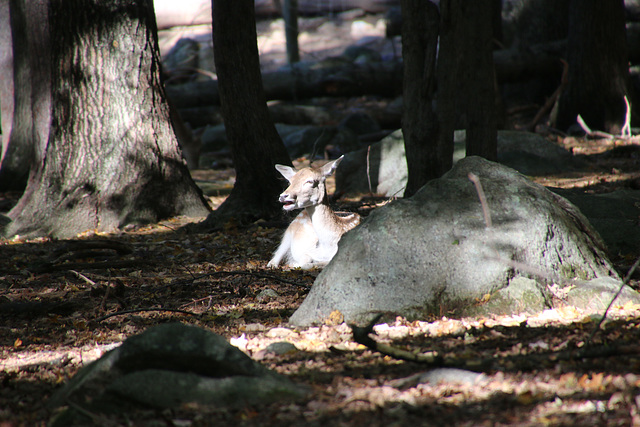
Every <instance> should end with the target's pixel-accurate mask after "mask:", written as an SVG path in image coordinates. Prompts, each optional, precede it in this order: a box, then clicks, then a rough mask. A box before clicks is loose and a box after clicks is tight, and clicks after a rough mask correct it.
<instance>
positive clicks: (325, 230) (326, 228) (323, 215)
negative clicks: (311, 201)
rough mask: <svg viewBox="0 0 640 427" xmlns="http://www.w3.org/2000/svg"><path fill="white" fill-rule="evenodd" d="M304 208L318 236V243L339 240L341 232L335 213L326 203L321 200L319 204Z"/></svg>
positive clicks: (329, 242)
mask: <svg viewBox="0 0 640 427" xmlns="http://www.w3.org/2000/svg"><path fill="white" fill-rule="evenodd" d="M305 209H306V211H307V214H308V215H309V218H311V225H312V226H313V229H314V230H315V232H316V234H317V236H318V243H319V244H320V245H323V244H335V243H336V242H337V241H338V240H340V236H341V234H342V233H341V230H340V229H339V227H338V221H337V219H336V215H335V214H334V213H333V211H332V210H331V208H330V207H329V204H328V203H326V202H325V201H324V200H323V202H322V203H321V204H319V205H314V206H309V207H307V208H305Z"/></svg>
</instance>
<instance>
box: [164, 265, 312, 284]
mask: <svg viewBox="0 0 640 427" xmlns="http://www.w3.org/2000/svg"><path fill="white" fill-rule="evenodd" d="M214 276H253V277H257V278H260V279H270V280H275V281H277V282H282V283H287V284H289V285H293V286H298V287H300V288H305V289H309V286H308V285H305V284H303V283H297V282H294V281H292V280H287V279H283V278H281V277H278V276H274V275H271V274H262V273H254V272H251V271H243V270H233V271H214V272H212V273H206V274H201V275H199V276H195V277H193V278H192V279H191V281H194V280H199V279H204V278H205V277H214ZM182 281H183V280H182V279H181V280H178V281H176V282H173V283H170V284H169V285H166V286H172V285H176V284H179V283H180V282H182Z"/></svg>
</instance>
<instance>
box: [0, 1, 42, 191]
mask: <svg viewBox="0 0 640 427" xmlns="http://www.w3.org/2000/svg"><path fill="white" fill-rule="evenodd" d="M0 9H2V10H0V21H1V22H0V67H1V68H0V75H2V76H3V78H2V79H0V105H1V107H2V110H1V113H0V114H1V116H2V153H1V157H0V190H2V191H5V190H13V191H22V190H24V188H25V186H26V185H27V178H28V176H29V169H30V167H31V164H32V163H33V162H34V160H35V159H34V156H36V155H37V154H38V149H40V150H41V149H42V147H44V144H45V142H46V140H47V138H48V136H49V126H50V121H51V120H50V117H51V91H50V79H49V78H48V77H47V76H48V74H49V73H50V63H49V61H48V55H49V52H50V50H49V39H48V17H47V15H48V10H47V4H46V2H25V1H21V0H11V1H3V2H0ZM14 47H15V48H14ZM14 51H15V54H14Z"/></svg>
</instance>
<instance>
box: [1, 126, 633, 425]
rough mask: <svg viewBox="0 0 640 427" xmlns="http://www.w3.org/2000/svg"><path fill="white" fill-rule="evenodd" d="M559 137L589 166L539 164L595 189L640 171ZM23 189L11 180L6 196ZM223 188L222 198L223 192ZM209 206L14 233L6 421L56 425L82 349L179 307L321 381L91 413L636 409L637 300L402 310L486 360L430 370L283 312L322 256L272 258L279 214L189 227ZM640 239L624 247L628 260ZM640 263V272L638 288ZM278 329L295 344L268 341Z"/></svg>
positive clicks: (182, 315)
mask: <svg viewBox="0 0 640 427" xmlns="http://www.w3.org/2000/svg"><path fill="white" fill-rule="evenodd" d="M552 139H553V140H555V141H556V142H557V143H558V144H560V145H563V146H565V147H566V148H569V149H571V150H572V151H573V152H574V154H575V155H577V156H583V157H584V159H585V160H586V161H587V167H585V169H584V170H581V171H578V172H572V173H571V174H562V175H556V176H545V177H533V179H534V180H536V181H537V182H540V183H542V184H544V185H548V186H555V187H563V188H582V189H584V190H585V191H588V192H607V191H612V190H615V189H619V188H633V189H638V188H640V146H638V144H637V142H634V141H623V140H598V141H591V140H589V141H587V140H581V139H574V138H560V137H553V138H552ZM194 177H195V178H196V179H198V180H199V181H200V183H205V182H206V183H209V184H212V185H214V186H215V185H217V186H218V188H222V189H224V188H228V187H229V186H230V185H232V183H233V171H232V170H221V171H212V170H203V171H197V172H195V173H194ZM222 193H224V191H223V192H222ZM18 197H19V194H2V195H0V206H1V208H2V210H3V211H5V210H8V208H9V207H10V206H11V205H12V204H13V203H15V201H16V200H17V198H18ZM210 199H211V203H212V206H214V207H215V206H218V205H219V204H220V203H221V202H222V201H223V200H224V196H223V195H222V196H216V197H213V196H212V197H210ZM341 203H342V204H343V205H344V204H346V205H348V207H349V208H351V209H357V210H358V211H359V212H360V213H362V214H364V215H366V214H367V213H368V212H369V211H370V209H372V205H371V204H370V203H368V202H367V201H366V200H359V199H358V200H355V201H354V200H348V201H339V204H341ZM639 220H640V218H639ZM196 221H199V219H192V218H173V219H171V220H167V221H163V222H162V223H160V224H154V225H150V226H146V227H131V228H128V229H126V230H122V231H120V232H118V233H113V234H103V233H96V232H92V231H88V232H86V233H83V234H82V235H79V236H78V237H77V238H75V239H70V240H64V241H61V240H51V239H38V240H31V241H25V240H22V239H19V238H18V239H12V240H7V239H4V240H0V384H1V386H0V426H2V427H9V426H34V425H36V426H37V425H45V424H46V423H47V421H48V420H49V419H50V418H51V417H52V416H53V413H52V412H50V411H49V410H48V409H47V408H46V407H45V402H46V401H47V399H48V398H49V397H50V396H51V395H52V393H53V392H54V391H55V390H57V389H58V388H59V387H60V386H61V385H62V384H63V383H64V382H65V381H67V380H68V379H69V378H71V377H72V376H73V375H74V374H75V373H76V372H77V371H78V369H79V368H80V367H82V366H83V365H85V364H86V363H88V362H90V361H92V360H95V359H96V358H98V357H100V355H101V354H103V353H104V352H105V351H108V350H109V349H112V348H114V347H115V346H117V345H119V344H120V343H121V342H122V341H123V340H124V339H126V338H127V337H129V336H132V335H134V334H137V333H139V332H141V331H143V330H145V329H146V328H148V327H150V326H152V325H156V324H159V323H164V322H175V321H179V322H184V323H189V324H193V325H197V326H199V327H202V328H205V329H208V330H210V331H213V332H216V333H218V334H220V335H222V336H224V337H225V338H227V339H229V340H230V341H231V342H232V343H233V344H234V345H236V346H238V347H239V348H240V349H242V350H243V351H245V352H246V353H247V354H248V355H250V356H251V357H252V358H254V359H255V360H258V361H260V362H261V363H263V364H264V365H265V366H267V367H269V368H270V369H273V370H275V371H277V372H280V373H282V374H284V375H287V376H289V377H290V378H291V379H292V380H293V381H295V382H297V383H301V384H305V385H307V386H308V387H309V388H310V390H311V393H310V394H309V395H308V396H307V397H306V398H304V399H301V400H299V401H295V402H285V403H278V404H271V405H263V406H254V407H246V408H243V409H239V410H221V409H214V408H209V407H202V406H195V405H187V406H185V407H180V408H175V409H171V410H164V411H156V410H152V409H141V410H139V411H135V412H131V413H127V414H121V415H103V414H95V413H88V414H87V415H88V416H89V417H90V418H91V419H92V422H91V424H94V425H136V426H137V425H148V426H151V425H153V426H157V425H170V426H208V425H247V426H258V425H260V426H262V425H273V426H276V425H277V426H282V425H310V426H322V425H337V426H339V425H367V426H390V425H442V426H452V425H460V426H478V425H491V426H496V425H504V426H516V425H518V426H523V425H524V426H527V425H530V426H540V425H567V426H568V425H612V426H613V425H623V426H628V425H640V397H639V396H640V393H639V392H640V346H639V345H638V342H640V306H636V305H626V306H619V305H615V304H614V305H613V307H612V309H611V311H610V312H609V313H608V316H607V320H606V321H605V322H604V323H603V324H602V327H601V329H599V330H598V329H597V328H598V324H599V323H598V322H599V320H600V319H601V313H600V314H598V313H585V312H582V311H580V310H577V309H575V308H574V307H569V306H568V307H564V308H562V309H555V310H547V311H544V312H542V313H538V314H536V315H533V316H525V315H520V314H515V315H512V316H499V317H491V318H464V319H455V318H448V317H438V318H436V317H433V318H430V319H421V320H419V321H408V320H406V319H403V318H398V319H396V321H395V322H392V323H390V324H381V325H378V326H376V328H375V331H376V332H377V335H376V336H375V337H374V338H375V339H377V340H379V341H380V342H383V343H387V344H391V345H393V346H396V347H399V348H402V349H406V350H408V351H412V352H426V351H437V352H438V353H439V354H441V355H443V356H445V357H451V358H455V360H457V361H458V363H459V365H460V366H466V367H467V368H470V367H471V368H473V366H474V365H475V366H476V367H477V369H476V370H478V371H481V372H483V373H484V374H485V375H484V376H483V377H482V378H481V379H480V380H478V381H477V382H475V383H468V382H466V383H465V382H462V383H460V382H441V383H420V382H419V381H416V380H415V378H414V377H412V376H413V375H415V374H419V373H423V372H425V371H427V370H428V367H426V366H424V365H421V364H418V363H412V362H404V361H399V360H396V359H393V358H390V357H388V356H383V355H381V354H379V353H376V352H372V351H371V350H368V349H366V348H364V347H363V346H361V345H359V344H357V343H355V342H354V341H353V339H352V335H351V330H350V328H349V326H347V325H345V324H343V323H339V321H338V322H336V321H335V320H334V321H332V320H328V321H327V324H325V325H321V326H317V327H312V328H305V329H300V328H294V327H291V326H290V325H288V324H287V319H288V317H289V316H290V315H291V314H292V313H293V311H295V309H296V308H297V307H298V306H299V305H300V303H301V302H302V300H303V299H304V298H305V296H306V295H307V293H308V291H309V288H310V287H311V286H312V284H313V281H314V279H315V277H316V276H317V274H318V271H299V270H291V271H287V270H282V269H276V270H269V269H266V263H267V261H268V260H269V258H270V256H271V253H272V251H273V250H274V249H275V247H276V246H277V244H278V241H279V237H280V235H281V233H282V230H281V229H279V228H270V227H266V226H264V224H261V223H257V224H253V225H252V226H250V227H248V228H239V227H237V225H235V224H233V223H229V224H227V225H226V227H225V228H224V230H220V231H216V232H212V233H201V234H185V233H183V232H182V231H181V227H182V226H183V225H185V224H187V223H191V222H196ZM638 256H640V253H628V254H611V258H612V260H613V261H614V263H615V265H616V266H617V267H618V269H619V273H620V274H621V275H622V276H624V275H625V274H626V273H627V269H628V267H629V266H630V265H631V264H633V262H634V261H635V260H636V259H637V258H638ZM638 278H639V276H638V274H637V273H636V274H635V275H634V276H633V279H632V280H631V282H630V284H631V285H632V286H633V287H635V288H636V289H638V288H639V287H640V284H639V281H638ZM338 320H339V319H338ZM282 341H286V342H289V343H292V344H294V345H295V346H296V348H297V350H295V351H289V352H286V353H284V354H277V353H274V352H270V351H267V350H266V348H267V346H268V345H269V344H271V343H274V342H282Z"/></svg>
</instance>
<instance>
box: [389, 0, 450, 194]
mask: <svg viewBox="0 0 640 427" xmlns="http://www.w3.org/2000/svg"><path fill="white" fill-rule="evenodd" d="M439 20H440V14H439V13H438V8H437V6H436V5H435V4H434V3H432V2H430V1H424V0H402V58H403V61H404V85H403V94H404V95H403V96H404V98H403V101H404V110H403V116H402V133H403V134H404V146H405V151H406V157H407V168H408V180H407V188H406V189H405V191H404V196H405V197H408V196H411V195H413V194H414V193H415V192H416V191H418V189H420V187H422V186H423V185H424V184H426V183H427V181H429V180H431V179H435V178H438V177H440V176H441V175H442V174H444V173H445V172H446V171H448V170H449V169H451V166H452V162H453V142H451V143H443V141H442V140H441V139H439V138H438V128H439V127H438V117H437V116H436V113H435V111H434V109H433V100H434V96H435V90H436V53H437V47H438V23H439Z"/></svg>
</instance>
